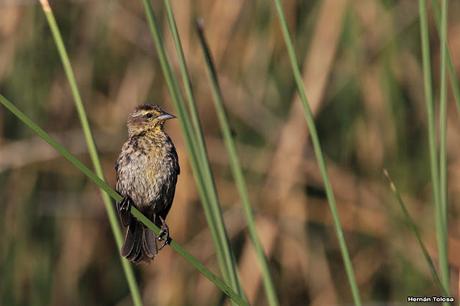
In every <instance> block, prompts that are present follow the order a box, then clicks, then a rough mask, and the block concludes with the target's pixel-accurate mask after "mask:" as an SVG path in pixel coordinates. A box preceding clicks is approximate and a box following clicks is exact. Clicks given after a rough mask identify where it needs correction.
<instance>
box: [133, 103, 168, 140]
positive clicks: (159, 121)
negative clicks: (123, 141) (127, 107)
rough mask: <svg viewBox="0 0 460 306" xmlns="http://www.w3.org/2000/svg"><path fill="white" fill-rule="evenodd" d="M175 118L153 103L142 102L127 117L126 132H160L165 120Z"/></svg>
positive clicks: (134, 133) (135, 133)
mask: <svg viewBox="0 0 460 306" xmlns="http://www.w3.org/2000/svg"><path fill="white" fill-rule="evenodd" d="M173 118H176V116H174V115H171V114H169V113H167V112H165V111H164V110H162V109H161V108H160V107H159V106H158V105H155V104H143V105H139V106H138V107H136V109H135V110H134V112H132V113H131V114H130V115H129V118H128V123H127V125H128V134H129V135H130V136H133V135H137V134H140V133H145V132H148V131H151V132H160V131H162V130H163V125H164V123H165V122H166V120H169V119H173Z"/></svg>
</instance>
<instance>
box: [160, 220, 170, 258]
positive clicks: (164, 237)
mask: <svg viewBox="0 0 460 306" xmlns="http://www.w3.org/2000/svg"><path fill="white" fill-rule="evenodd" d="M160 220H161V228H160V233H159V234H158V240H159V241H163V244H162V245H161V246H160V247H159V249H158V250H161V249H162V248H164V247H165V246H166V245H169V244H170V243H171V237H169V227H168V225H167V224H166V222H165V220H164V219H163V218H162V217H160Z"/></svg>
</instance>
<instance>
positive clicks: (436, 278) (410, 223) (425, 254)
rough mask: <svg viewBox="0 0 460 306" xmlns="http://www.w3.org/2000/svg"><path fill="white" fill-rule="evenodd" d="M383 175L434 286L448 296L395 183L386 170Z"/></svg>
mask: <svg viewBox="0 0 460 306" xmlns="http://www.w3.org/2000/svg"><path fill="white" fill-rule="evenodd" d="M383 175H384V176H385V178H386V179H387V181H388V184H389V185H390V189H391V191H392V192H393V195H394V196H395V198H396V200H397V201H398V204H399V207H400V208H401V210H402V212H403V215H404V218H405V220H406V223H407V225H408V226H409V228H410V229H411V231H412V233H413V234H414V236H415V238H416V239H417V243H418V245H419V246H420V249H421V251H422V253H423V257H425V261H426V262H427V264H428V267H429V269H430V272H431V276H432V277H433V282H434V283H435V284H436V286H437V287H438V288H439V290H440V291H441V293H442V294H443V295H444V296H448V295H449V293H448V292H447V290H446V288H445V287H444V285H443V284H442V282H441V279H440V278H439V275H438V272H436V268H435V266H434V263H433V260H432V259H431V256H430V254H429V253H428V249H427V248H426V246H425V244H424V243H423V240H422V237H421V235H420V232H419V230H418V228H417V225H416V224H415V222H414V219H413V218H412V217H411V215H410V213H409V210H408V209H407V207H406V204H404V201H403V199H402V197H401V194H400V193H399V191H398V189H397V188H396V185H395V183H394V182H393V180H392V179H391V176H390V174H389V173H388V171H387V170H386V169H384V170H383Z"/></svg>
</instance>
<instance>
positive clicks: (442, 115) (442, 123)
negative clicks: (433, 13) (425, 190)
mask: <svg viewBox="0 0 460 306" xmlns="http://www.w3.org/2000/svg"><path fill="white" fill-rule="evenodd" d="M446 59H447V0H442V1H441V84H440V93H439V94H440V97H439V103H440V104H439V188H440V199H441V201H440V203H441V205H440V213H441V219H442V229H441V230H442V234H443V235H442V238H443V239H442V244H443V249H444V250H443V253H441V254H439V255H440V256H439V257H440V266H441V279H442V283H443V285H444V286H445V287H446V288H449V261H448V257H447V250H448V242H447V241H448V239H447V236H448V229H447V228H448V221H447V82H446V81H447V79H446V78H447V75H446ZM446 305H447V303H446Z"/></svg>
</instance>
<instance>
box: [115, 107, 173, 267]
mask: <svg viewBox="0 0 460 306" xmlns="http://www.w3.org/2000/svg"><path fill="white" fill-rule="evenodd" d="M173 118H176V116H174V115H172V114H170V113H167V112H166V111H164V110H162V109H161V108H160V107H159V106H158V105H156V104H143V105H139V106H137V107H136V108H135V109H134V111H133V112H132V113H130V114H129V116H128V120H127V128H128V140H127V141H126V142H125V143H124V144H123V146H122V149H121V153H120V155H119V157H118V159H117V161H116V163H115V171H116V178H117V182H116V191H117V192H118V193H119V194H120V195H121V196H122V197H123V199H122V200H121V201H120V202H118V203H117V211H118V214H119V217H120V220H121V223H122V224H123V226H125V227H127V231H126V236H125V240H124V243H123V246H122V248H121V255H122V256H124V257H126V259H128V260H129V261H131V262H133V263H136V264H137V263H141V262H146V263H148V262H150V261H151V260H153V259H154V257H155V256H156V255H157V254H158V252H159V251H160V250H161V249H162V248H163V247H164V246H165V245H167V244H168V243H169V242H170V237H169V228H168V225H167V224H166V221H165V219H166V216H167V215H168V213H169V210H170V209H171V205H172V202H173V199H174V194H175V191H176V183H177V177H178V175H179V174H180V166H179V158H178V155H177V152H176V148H175V146H174V143H173V142H172V140H171V138H170V137H169V136H168V134H166V132H165V131H164V125H165V122H166V121H168V120H170V119H173ZM132 205H134V206H135V207H136V208H137V209H138V210H140V211H141V212H142V213H143V214H144V215H145V216H146V217H147V218H148V219H149V220H151V221H152V222H153V223H154V224H156V225H157V226H158V227H159V228H160V229H161V231H160V233H159V235H158V236H156V235H155V234H154V233H153V232H152V231H151V230H149V229H148V228H147V227H146V226H145V225H144V224H142V223H141V222H140V221H138V220H137V219H136V218H135V217H134V216H132V215H131V213H130V210H131V206H132ZM160 241H162V245H161V246H160V247H158V244H157V242H158V243H160Z"/></svg>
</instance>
